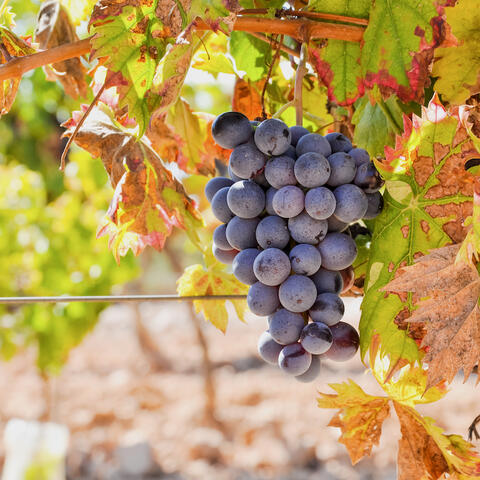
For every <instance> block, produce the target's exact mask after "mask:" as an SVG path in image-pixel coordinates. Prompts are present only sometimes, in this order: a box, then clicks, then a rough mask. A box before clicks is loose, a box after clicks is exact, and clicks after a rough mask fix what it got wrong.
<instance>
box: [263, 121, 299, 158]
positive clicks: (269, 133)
mask: <svg viewBox="0 0 480 480" xmlns="http://www.w3.org/2000/svg"><path fill="white" fill-rule="evenodd" d="M254 138H255V143H256V145H257V147H258V149H259V150H260V151H262V152H263V153H265V154H266V155H282V154H283V153H285V152H286V151H287V149H288V146H289V145H290V138H291V135H290V130H289V129H288V127H287V125H286V124H285V123H284V122H282V121H281V120H278V119H277V118H269V119H268V120H264V121H263V122H262V123H261V124H260V125H258V127H257V128H256V129H255V136H254Z"/></svg>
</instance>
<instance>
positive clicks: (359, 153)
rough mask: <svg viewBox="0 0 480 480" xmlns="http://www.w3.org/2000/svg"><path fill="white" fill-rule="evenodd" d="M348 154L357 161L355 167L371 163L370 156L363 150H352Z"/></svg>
mask: <svg viewBox="0 0 480 480" xmlns="http://www.w3.org/2000/svg"><path fill="white" fill-rule="evenodd" d="M348 154H349V155H350V156H351V157H352V158H353V159H354V160H355V165H356V166H357V167H359V166H360V165H361V164H362V163H368V162H370V155H369V154H368V152H367V151H366V150H364V149H363V148H352V149H351V150H350V151H349V152H348Z"/></svg>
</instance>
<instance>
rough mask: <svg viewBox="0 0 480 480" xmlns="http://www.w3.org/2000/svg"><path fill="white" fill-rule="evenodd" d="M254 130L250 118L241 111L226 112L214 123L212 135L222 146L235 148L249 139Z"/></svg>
mask: <svg viewBox="0 0 480 480" xmlns="http://www.w3.org/2000/svg"><path fill="white" fill-rule="evenodd" d="M252 132H253V129H252V125H251V124H250V120H248V118H247V117H246V116H245V115H243V114H242V113H240V112H225V113H222V114H221V115H219V116H218V117H217V118H216V119H215V120H214V122H213V124H212V136H213V139H214V140H215V143H217V144H218V145H220V146H221V147H222V148H229V149H230V148H235V147H236V146H237V145H240V144H241V143H245V142H247V141H248V140H249V138H250V137H251V135H252Z"/></svg>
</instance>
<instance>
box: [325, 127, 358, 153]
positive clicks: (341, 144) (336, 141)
mask: <svg viewBox="0 0 480 480" xmlns="http://www.w3.org/2000/svg"><path fill="white" fill-rule="evenodd" d="M325 138H326V139H327V140H328V143H330V146H331V147H332V153H335V152H348V151H350V150H351V149H352V148H353V145H352V142H351V141H350V140H349V139H348V138H347V137H346V136H345V135H343V134H342V133H339V132H333V133H328V134H327V135H325Z"/></svg>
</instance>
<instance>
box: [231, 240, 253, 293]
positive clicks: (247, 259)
mask: <svg viewBox="0 0 480 480" xmlns="http://www.w3.org/2000/svg"><path fill="white" fill-rule="evenodd" d="M259 254H260V250H257V249H256V248H247V249H245V250H242V251H241V252H239V253H238V255H237V256H236V257H235V259H234V260H233V263H232V271H233V274H234V275H235V278H236V279H237V280H240V282H242V283H244V284H245V285H253V284H254V283H256V282H257V281H258V280H257V277H256V276H255V273H254V271H253V263H254V262H255V259H256V258H257V256H258V255H259Z"/></svg>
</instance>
